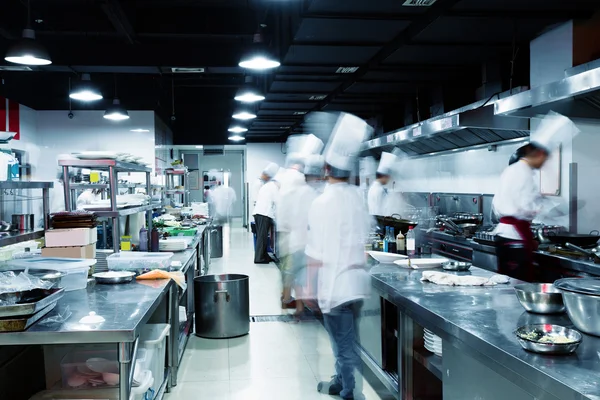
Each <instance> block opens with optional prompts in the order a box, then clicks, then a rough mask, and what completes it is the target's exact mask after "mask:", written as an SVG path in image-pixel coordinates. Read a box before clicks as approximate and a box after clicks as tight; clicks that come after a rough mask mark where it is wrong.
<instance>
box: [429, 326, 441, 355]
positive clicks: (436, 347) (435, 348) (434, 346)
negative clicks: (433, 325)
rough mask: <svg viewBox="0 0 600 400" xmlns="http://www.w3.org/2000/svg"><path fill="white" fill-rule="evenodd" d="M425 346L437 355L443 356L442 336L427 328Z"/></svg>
mask: <svg viewBox="0 0 600 400" xmlns="http://www.w3.org/2000/svg"><path fill="white" fill-rule="evenodd" d="M425 348H426V349H427V350H429V351H430V352H432V353H434V354H435V355H436V356H440V357H441V356H442V338H441V337H439V336H436V335H434V334H433V332H431V331H430V330H427V329H425Z"/></svg>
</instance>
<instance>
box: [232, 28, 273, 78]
mask: <svg viewBox="0 0 600 400" xmlns="http://www.w3.org/2000/svg"><path fill="white" fill-rule="evenodd" d="M265 27H266V25H261V26H260V28H259V30H258V32H256V33H255V34H254V37H253V43H252V47H251V48H250V49H249V50H248V51H247V52H246V53H245V54H244V56H243V57H242V59H241V61H240V62H239V64H238V65H239V66H240V67H242V68H247V69H252V70H259V71H264V70H267V69H272V68H277V67H279V66H280V65H281V63H280V62H279V61H277V59H276V58H275V57H273V55H272V54H271V52H270V51H269V49H268V48H267V46H265V44H264V35H263V33H262V30H263V29H264V28H265Z"/></svg>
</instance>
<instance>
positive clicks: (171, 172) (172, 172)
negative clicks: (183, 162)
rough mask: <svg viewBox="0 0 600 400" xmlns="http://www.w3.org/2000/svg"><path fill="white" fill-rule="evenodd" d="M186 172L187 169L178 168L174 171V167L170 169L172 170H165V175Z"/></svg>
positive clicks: (184, 173) (185, 173) (183, 173)
mask: <svg viewBox="0 0 600 400" xmlns="http://www.w3.org/2000/svg"><path fill="white" fill-rule="evenodd" d="M187 173H188V171H187V170H178V171H176V170H174V169H172V170H168V169H167V170H165V174H167V175H187Z"/></svg>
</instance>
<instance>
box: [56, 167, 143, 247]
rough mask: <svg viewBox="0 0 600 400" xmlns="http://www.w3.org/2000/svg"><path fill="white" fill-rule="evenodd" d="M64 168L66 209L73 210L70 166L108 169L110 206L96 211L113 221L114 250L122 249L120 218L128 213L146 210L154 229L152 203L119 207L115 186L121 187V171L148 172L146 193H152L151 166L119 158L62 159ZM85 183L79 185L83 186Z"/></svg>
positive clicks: (99, 215)
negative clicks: (119, 175) (119, 177)
mask: <svg viewBox="0 0 600 400" xmlns="http://www.w3.org/2000/svg"><path fill="white" fill-rule="evenodd" d="M58 165H60V166H61V167H62V169H63V181H64V185H65V189H64V190H65V209H66V210H67V211H72V209H73V205H72V198H71V195H72V191H71V190H72V186H74V185H72V184H71V183H70V182H69V168H86V169H95V170H100V171H102V170H104V171H108V187H107V189H108V191H109V192H110V208H109V209H107V210H98V211H94V213H95V214H96V215H98V217H100V218H109V219H111V221H112V235H113V251H114V252H115V253H118V252H119V250H120V241H121V232H120V225H119V219H120V218H121V217H126V216H128V215H132V214H136V213H140V212H145V213H146V220H147V224H148V231H150V230H152V205H145V206H139V207H129V208H118V207H117V193H118V189H116V190H114V189H113V188H118V187H119V180H118V174H119V173H120V172H143V173H145V174H146V185H145V186H146V193H151V190H152V184H151V183H150V173H151V172H152V170H151V169H150V168H147V167H144V166H141V165H139V164H133V163H126V162H121V161H117V160H60V161H59V162H58ZM84 185H85V187H86V188H89V189H91V187H90V186H91V185H92V184H89V185H87V184H84ZM81 186H83V185H77V187H81Z"/></svg>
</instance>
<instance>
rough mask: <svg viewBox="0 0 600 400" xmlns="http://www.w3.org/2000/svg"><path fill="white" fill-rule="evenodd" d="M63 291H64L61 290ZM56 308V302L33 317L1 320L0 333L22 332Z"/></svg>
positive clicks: (24, 316) (26, 316) (23, 316)
mask: <svg viewBox="0 0 600 400" xmlns="http://www.w3.org/2000/svg"><path fill="white" fill-rule="evenodd" d="M60 290H62V289H60ZM54 307H56V301H54V302H52V303H50V304H47V305H46V306H45V307H44V308H42V309H40V310H39V311H37V312H36V313H35V314H33V315H22V316H20V317H16V316H13V317H7V318H2V319H0V332H22V331H24V330H26V329H27V328H29V327H30V326H31V325H33V324H35V323H36V322H38V321H39V320H40V319H42V318H44V317H45V316H46V315H47V314H48V313H49V312H50V311H52V310H53V309H54Z"/></svg>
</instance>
